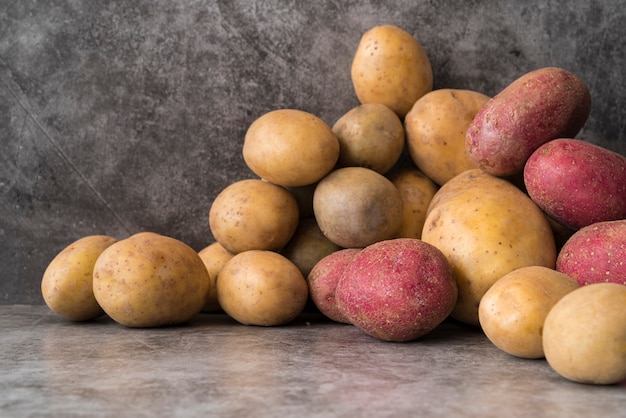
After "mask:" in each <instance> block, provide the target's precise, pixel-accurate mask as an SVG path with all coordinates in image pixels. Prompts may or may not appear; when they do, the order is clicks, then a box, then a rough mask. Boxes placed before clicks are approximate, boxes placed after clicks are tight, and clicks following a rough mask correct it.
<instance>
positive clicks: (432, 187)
mask: <svg viewBox="0 0 626 418" xmlns="http://www.w3.org/2000/svg"><path fill="white" fill-rule="evenodd" d="M389 180H391V182H392V183H393V184H394V186H396V188H397V189H398V190H399V191H400V195H401V196H402V223H401V224H400V229H399V230H398V232H397V234H396V237H398V238H418V239H419V238H421V237H422V230H423V229H424V221H425V220H426V211H427V210H428V206H429V205H430V201H431V200H432V198H433V197H434V196H435V193H436V192H437V189H438V186H437V185H436V184H435V183H434V182H433V181H432V180H431V179H430V178H428V177H427V176H426V175H425V174H424V173H422V172H421V171H420V170H418V169H416V168H403V169H400V170H397V171H394V172H393V173H391V174H390V175H389Z"/></svg>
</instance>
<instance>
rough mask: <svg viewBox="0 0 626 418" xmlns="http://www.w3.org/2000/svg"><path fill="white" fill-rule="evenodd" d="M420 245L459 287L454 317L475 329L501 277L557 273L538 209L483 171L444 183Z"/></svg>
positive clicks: (547, 230) (548, 234)
mask: <svg viewBox="0 0 626 418" xmlns="http://www.w3.org/2000/svg"><path fill="white" fill-rule="evenodd" d="M422 239H423V240H424V241H426V242H428V243H430V244H432V245H434V246H435V247H437V248H439V249H440V250H441V251H442V252H443V253H444V254H445V255H446V257H447V258H448V260H449V261H450V264H452V267H453V269H454V272H455V276H456V280H457V284H458V286H459V297H458V302H457V304H456V306H455V308H454V311H453V312H452V317H454V318H455V319H457V320H459V321H461V322H464V323H467V324H473V325H478V324H479V320H478V305H479V302H480V300H481V298H482V297H483V295H484V294H485V292H486V291H487V290H488V289H489V288H490V287H491V286H492V285H493V284H494V283H495V282H496V280H498V279H499V278H501V277H502V276H504V275H505V274H507V273H509V272H511V271H513V270H515V269H518V268H520V267H525V266H532V265H537V266H544V267H549V268H554V267H555V261H556V245H555V242H554V236H553V234H552V229H551V227H550V224H549V222H548V220H547V218H546V216H545V215H544V213H543V212H542V211H541V209H539V207H538V206H537V205H536V204H535V203H534V202H533V201H532V200H531V199H530V198H529V197H528V196H527V195H526V194H524V193H523V192H522V191H521V190H519V189H518V188H517V187H515V186H514V185H513V184H511V183H510V182H508V181H507V180H504V179H502V178H499V177H495V176H492V175H490V174H487V173H485V172H484V171H482V170H481V169H473V170H467V171H465V172H463V173H461V174H459V175H458V176H456V177H454V178H453V179H451V180H449V181H448V182H446V183H445V184H444V185H443V186H441V188H440V189H439V190H438V191H437V193H436V194H435V196H434V197H433V200H432V201H431V203H430V207H429V209H428V213H427V215H426V221H425V224H424V230H423V231H422Z"/></svg>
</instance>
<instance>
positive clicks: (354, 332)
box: [0, 305, 626, 417]
mask: <svg viewBox="0 0 626 418" xmlns="http://www.w3.org/2000/svg"><path fill="white" fill-rule="evenodd" d="M0 329H1V330H2V338H1V339H0V369H1V370H2V374H1V377H0V394H1V395H0V411H1V415H2V416H3V417H30V416H32V417H35V416H36V417H46V416H54V417H61V416H63V417H71V416H90V417H108V416H124V417H133V416H138V417H158V416H167V417H177V416H184V417H194V416H203V417H206V416H219V417H229V416H233V417H235V416H236V417H247V416H254V417H272V416H276V417H291V416H294V417H295V416H298V417H330V416H337V417H348V416H349V417H353V416H359V417H369V416H372V417H374V416H375V417H383V416H393V417H401V416H481V417H491V416H494V417H495V416H497V417H503V416H506V417H514V416H520V417H521V416H559V417H560V416H563V417H592V416H593V417H599V416H602V417H617V416H623V410H624V406H625V405H626V386H623V385H622V386H620V385H615V386H593V385H584V384H578V383H573V382H570V381H567V380H565V379H563V378H562V377H560V376H558V375H557V374H556V373H555V372H554V371H553V370H552V369H551V368H550V367H549V366H548V364H547V363H546V362H545V360H525V359H519V358H515V357H512V356H510V355H507V354H506V353H504V352H502V351H500V350H499V349H497V348H496V347H495V346H493V345H492V344H491V343H490V342H489V341H488V340H487V339H486V337H485V336H484V335H483V334H482V332H481V331H480V330H479V329H477V328H472V327H468V326H465V325H461V324H458V323H456V322H453V321H446V322H444V323H443V324H441V325H440V326H439V327H438V328H436V329H435V330H434V331H433V332H432V333H430V334H429V335H427V336H425V337H423V338H422V339H420V340H417V341H414V342H410V343H388V342H383V341H379V340H376V339H374V338H372V337H370V336H368V335H366V334H364V333H363V332H361V331H360V330H358V329H357V328H355V327H353V326H351V325H343V324H337V323H333V322H330V321H328V320H326V319H325V318H323V317H321V316H320V315H319V314H317V313H304V314H302V315H301V316H300V317H299V318H298V319H297V320H296V321H294V322H293V323H291V324H289V325H286V326H282V327H273V328H264V327H253V326H243V325H240V324H238V323H236V322H235V321H233V320H232V319H230V318H229V317H227V316H225V315H222V314H200V315H198V316H197V317H196V318H195V319H194V320H193V321H192V322H191V323H189V324H186V325H184V326H177V327H168V328H158V329H130V328H125V327H123V326H121V325H118V324H116V323H115V322H113V321H112V320H111V319H109V318H107V317H102V318H100V319H98V320H96V321H92V322H88V323H72V322H68V321H66V320H64V319H62V318H60V317H58V316H56V315H55V314H53V313H51V312H50V311H49V309H48V308H47V307H46V306H26V305H8V306H0Z"/></svg>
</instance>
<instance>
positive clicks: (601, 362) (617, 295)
mask: <svg viewBox="0 0 626 418" xmlns="http://www.w3.org/2000/svg"><path fill="white" fill-rule="evenodd" d="M543 350H544V352H545V357H546V360H547V361H548V364H549V365H550V366H551V367H552V368H553V369H554V370H555V371H556V372H557V373H558V374H560V375H561V376H563V377H565V378H566V379H569V380H572V381H574V382H580V383H588V384H597V385H609V384H614V383H621V382H625V381H626V286H624V285H622V284H618V283H594V284H590V285H586V286H581V287H579V288H578V289H576V290H574V291H572V292H571V293H568V294H567V295H565V296H563V298H562V299H561V300H560V301H558V302H557V303H556V305H554V307H553V308H552V310H551V311H550V312H549V313H548V316H547V317H546V321H545V323H544V327H543Z"/></svg>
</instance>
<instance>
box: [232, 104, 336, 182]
mask: <svg viewBox="0 0 626 418" xmlns="http://www.w3.org/2000/svg"><path fill="white" fill-rule="evenodd" d="M337 158H339V141H338V140H337V137H336V136H335V134H334V133H333V131H332V129H331V128H330V126H328V125H327V124H326V123H325V122H324V121H323V120H321V119H320V118H318V117H317V116H315V115H312V114H310V113H308V112H303V111H301V110H295V109H278V110H274V111H271V112H268V113H266V114H264V115H262V116H261V117H259V118H258V119H256V120H255V121H254V122H252V124H251V125H250V127H249V128H248V131H247V132H246V135H245V138H244V143H243V159H244V161H245V162H246V164H247V165H248V167H249V168H250V170H252V171H253V172H254V173H255V174H256V175H258V176H259V177H261V178H263V179H265V180H267V181H269V182H271V183H274V184H278V185H281V186H289V187H296V186H306V185H307V184H312V183H315V182H317V181H319V180H320V179H321V178H322V177H324V176H325V175H326V174H327V173H328V172H330V171H331V170H332V169H333V167H334V166H335V163H336V162H337Z"/></svg>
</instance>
